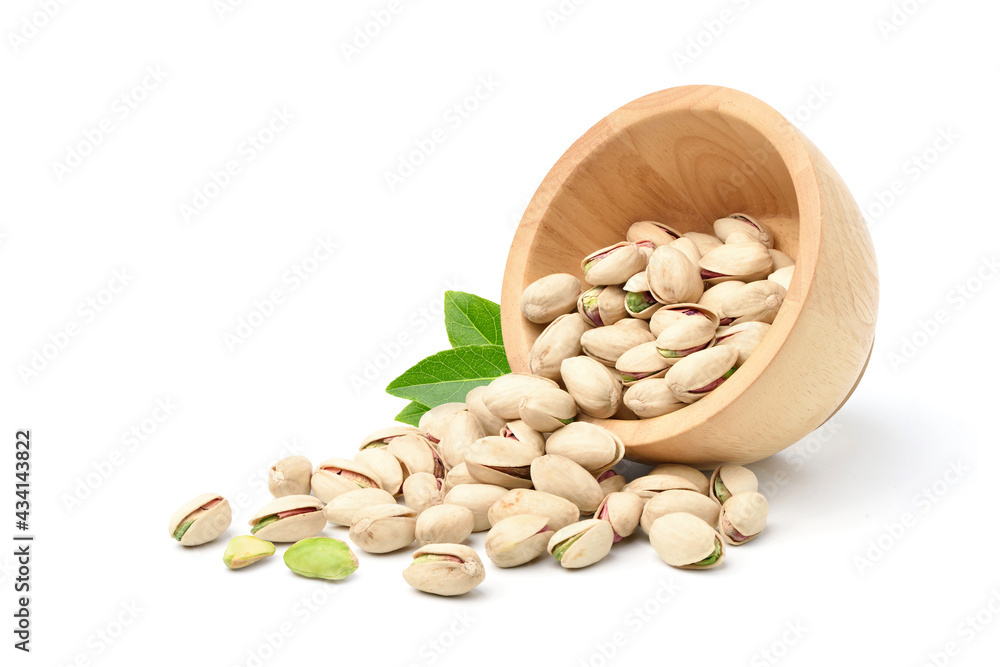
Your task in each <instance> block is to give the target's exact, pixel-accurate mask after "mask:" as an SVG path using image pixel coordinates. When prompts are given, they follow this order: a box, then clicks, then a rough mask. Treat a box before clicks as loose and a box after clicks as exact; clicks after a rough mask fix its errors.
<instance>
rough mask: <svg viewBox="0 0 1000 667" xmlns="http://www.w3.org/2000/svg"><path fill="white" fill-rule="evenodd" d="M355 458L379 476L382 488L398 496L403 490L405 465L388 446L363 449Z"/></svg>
mask: <svg viewBox="0 0 1000 667" xmlns="http://www.w3.org/2000/svg"><path fill="white" fill-rule="evenodd" d="M354 460H355V461H357V462H358V463H363V464H364V465H366V466H368V467H369V468H370V469H371V470H372V472H374V473H375V476H376V477H378V480H379V483H380V484H381V485H382V488H383V489H385V490H386V491H388V492H389V493H391V494H392V495H394V496H398V495H399V494H401V493H402V492H403V466H402V465H401V464H400V463H399V459H397V458H396V457H395V456H393V455H392V454H390V453H389V449H388V448H387V447H377V448H376V447H372V448H370V449H363V450H361V451H360V452H358V453H357V454H355V455H354Z"/></svg>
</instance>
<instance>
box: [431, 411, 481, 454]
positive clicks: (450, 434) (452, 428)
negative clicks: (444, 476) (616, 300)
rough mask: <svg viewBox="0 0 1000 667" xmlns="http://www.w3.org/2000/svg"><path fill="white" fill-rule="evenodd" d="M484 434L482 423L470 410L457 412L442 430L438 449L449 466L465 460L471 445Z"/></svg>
mask: <svg viewBox="0 0 1000 667" xmlns="http://www.w3.org/2000/svg"><path fill="white" fill-rule="evenodd" d="M484 435H487V434H486V433H485V432H484V431H483V426H482V423H481V422H480V421H479V419H478V418H476V416H475V415H474V414H472V413H471V412H469V411H468V410H462V411H461V412H458V413H456V414H455V415H454V416H453V417H452V418H451V420H450V421H449V422H448V424H447V425H446V426H445V427H444V429H443V430H442V431H441V440H440V442H438V446H437V450H438V453H439V454H440V455H441V459H442V460H443V461H444V464H445V466H446V467H448V468H452V467H454V466H457V465H458V464H459V463H462V462H463V461H465V452H466V451H468V449H469V446H470V445H471V444H472V443H473V442H475V441H476V440H479V439H480V438H482V437H483V436H484Z"/></svg>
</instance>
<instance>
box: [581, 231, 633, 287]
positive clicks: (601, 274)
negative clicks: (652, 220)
mask: <svg viewBox="0 0 1000 667" xmlns="http://www.w3.org/2000/svg"><path fill="white" fill-rule="evenodd" d="M580 267H581V268H582V269H583V279H584V280H586V281H587V282H588V283H590V284H591V285H621V284H622V283H624V282H625V281H626V280H628V279H629V277H630V276H632V275H633V274H635V273H636V272H638V271H642V270H643V269H644V268H646V253H644V252H643V251H642V249H641V248H640V247H639V246H638V245H637V244H635V243H631V242H629V241H623V242H622V243H616V244H615V245H612V246H608V247H606V248H601V249H600V250H597V251H595V252H592V253H590V254H589V255H587V256H586V257H584V259H583V261H582V262H580Z"/></svg>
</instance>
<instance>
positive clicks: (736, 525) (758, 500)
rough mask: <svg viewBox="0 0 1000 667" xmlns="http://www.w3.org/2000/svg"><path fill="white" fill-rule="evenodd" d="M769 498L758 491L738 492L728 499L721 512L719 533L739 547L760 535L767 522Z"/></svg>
mask: <svg viewBox="0 0 1000 667" xmlns="http://www.w3.org/2000/svg"><path fill="white" fill-rule="evenodd" d="M767 511H768V506H767V498H765V497H764V496H762V495H761V494H759V493H757V492H756V491H744V492H743V493H737V494H736V495H734V496H732V497H731V498H730V499H729V500H727V501H726V502H725V503H724V504H723V505H722V509H721V511H720V513H719V533H720V534H721V535H722V538H723V539H724V540H725V541H726V542H728V543H729V544H731V545H733V546H734V547H738V546H740V545H741V544H746V543H747V542H749V541H750V540H752V539H753V538H755V537H757V536H758V535H760V533H761V531H763V530H764V525H765V524H766V523H767Z"/></svg>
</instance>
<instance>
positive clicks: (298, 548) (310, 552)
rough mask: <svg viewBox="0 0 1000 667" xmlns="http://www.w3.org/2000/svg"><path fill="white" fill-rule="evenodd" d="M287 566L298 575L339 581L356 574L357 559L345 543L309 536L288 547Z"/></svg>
mask: <svg viewBox="0 0 1000 667" xmlns="http://www.w3.org/2000/svg"><path fill="white" fill-rule="evenodd" d="M284 560H285V565H287V566H288V569H289V570H291V571H292V572H294V573H295V574H298V575H301V576H303V577H310V578H313V579H329V580H331V581H338V580H340V579H344V578H345V577H349V576H350V575H352V574H354V572H355V570H357V569H358V558H357V556H355V555H354V552H353V551H351V548H350V547H349V546H347V544H346V543H345V542H342V541H340V540H335V539H333V538H332V537H309V538H306V539H304V540H300V541H298V542H296V543H295V544H293V545H292V546H290V547H288V549H286V550H285V556H284Z"/></svg>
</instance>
